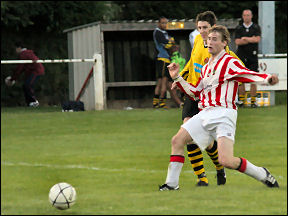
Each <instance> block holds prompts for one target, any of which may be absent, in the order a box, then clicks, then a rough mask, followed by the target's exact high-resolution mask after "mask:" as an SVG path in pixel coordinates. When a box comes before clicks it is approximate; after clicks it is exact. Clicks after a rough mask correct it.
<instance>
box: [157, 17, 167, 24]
mask: <svg viewBox="0 0 288 216" xmlns="http://www.w3.org/2000/svg"><path fill="white" fill-rule="evenodd" d="M162 19H167V18H166V17H164V16H160V17H159V19H158V22H159V23H160V22H161V20H162Z"/></svg>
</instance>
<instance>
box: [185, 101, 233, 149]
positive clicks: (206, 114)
mask: <svg viewBox="0 0 288 216" xmlns="http://www.w3.org/2000/svg"><path fill="white" fill-rule="evenodd" d="M236 121H237V110H234V109H228V108H225V107H212V108H208V109H203V110H202V111H200V112H199V113H198V114H197V115H194V116H193V117H192V118H191V119H189V120H188V121H187V122H185V123H184V124H183V125H181V127H182V128H184V129H185V130H186V131H187V132H188V133H189V134H190V136H191V137H192V139H193V140H194V142H196V144H197V145H198V146H199V148H200V149H201V150H204V149H206V148H207V147H208V146H209V145H210V144H211V142H212V141H213V140H217V139H218V138H219V137H222V136H225V137H227V138H229V139H231V140H233V141H234V137H235V131H236Z"/></svg>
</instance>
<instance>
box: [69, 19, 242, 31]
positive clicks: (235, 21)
mask: <svg viewBox="0 0 288 216" xmlns="http://www.w3.org/2000/svg"><path fill="white" fill-rule="evenodd" d="M239 20H240V18H238V19H220V20H219V21H220V22H221V23H237V24H238V22H239ZM219 21H218V22H219ZM157 22H158V20H152V19H150V20H118V21H97V22H92V23H88V24H84V25H80V26H75V27H72V28H69V29H65V30H64V31H63V33H67V32H71V31H74V30H78V29H82V28H87V27H91V26H94V25H100V24H101V25H105V24H109V25H111V24H140V23H147V24H151V23H157ZM169 22H185V23H189V22H190V23H191V22H192V23H193V24H194V22H195V19H170V20H169Z"/></svg>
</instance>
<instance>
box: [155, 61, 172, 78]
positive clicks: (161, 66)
mask: <svg viewBox="0 0 288 216" xmlns="http://www.w3.org/2000/svg"><path fill="white" fill-rule="evenodd" d="M168 65H169V63H166V62H164V61H162V60H157V59H156V79H159V78H162V77H168V80H169V81H173V80H172V79H171V76H170V74H169V70H168V68H167V66H168Z"/></svg>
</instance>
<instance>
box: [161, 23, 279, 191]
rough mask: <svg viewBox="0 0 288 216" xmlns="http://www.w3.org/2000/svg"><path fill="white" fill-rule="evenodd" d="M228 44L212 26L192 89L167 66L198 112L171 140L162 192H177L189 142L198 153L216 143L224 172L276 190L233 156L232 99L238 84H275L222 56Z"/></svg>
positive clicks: (263, 174) (267, 177)
mask: <svg viewBox="0 0 288 216" xmlns="http://www.w3.org/2000/svg"><path fill="white" fill-rule="evenodd" d="M229 41H230V35H229V32H228V30H227V28H226V27H224V26H220V25H218V26H213V27H212V28H211V29H209V34H208V41H207V42H208V44H207V45H208V51H209V53H211V58H210V59H209V61H208V63H207V64H206V65H204V66H203V68H202V70H201V75H200V79H199V82H198V83H197V85H196V86H193V85H191V84H189V83H188V82H186V81H185V80H184V79H183V78H182V77H181V76H180V75H179V74H178V73H179V66H178V65H176V64H175V63H171V64H170V65H169V66H168V69H169V73H170V76H171V78H172V79H173V80H174V81H175V82H176V84H177V86H178V87H179V88H180V89H181V90H182V91H183V92H184V93H185V94H187V95H188V96H189V97H191V98H192V99H193V100H196V99H197V98H199V99H200V102H199V108H200V110H201V111H200V112H199V113H198V114H197V115H194V116H193V117H192V118H191V119H189V120H188V121H187V122H185V123H184V124H183V125H182V126H181V128H180V129H179V131H178V132H177V134H176V135H175V136H174V137H173V138H172V141H171V144H172V152H171V158H170V163H169V166H168V173H167V177H166V181H165V184H163V185H162V186H160V187H159V190H160V191H163V190H178V189H179V176H180V173H181V169H182V167H183V163H184V147H185V145H186V143H188V142H191V141H192V140H194V141H195V143H196V144H197V145H198V146H199V148H200V149H201V150H204V149H207V148H208V149H209V148H211V142H212V141H213V140H217V142H218V146H217V148H218V156H219V162H220V164H222V165H223V166H224V167H225V168H229V169H235V170H238V171H239V172H242V173H245V174H246V175H248V176H251V177H253V178H255V179H256V180H258V181H260V182H262V183H264V184H265V185H267V186H268V187H279V185H278V182H277V181H276V179H275V178H274V177H273V176H272V175H271V174H270V172H269V171H268V170H267V169H266V168H264V167H258V166H256V165H254V164H252V163H251V162H250V161H248V160H247V159H246V158H244V157H235V156H234V154H233V149H234V137H235V131H236V121H237V106H236V104H235V102H236V95H237V90H238V82H242V83H257V84H270V85H275V84H277V83H278V82H279V80H278V77H277V76H276V75H275V74H273V75H270V74H264V73H258V72H255V71H251V70H249V69H247V68H245V67H244V66H242V65H241V62H240V61H239V60H238V59H236V58H235V57H233V56H231V55H229V54H227V53H226V52H225V47H226V46H227V45H228V43H229Z"/></svg>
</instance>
